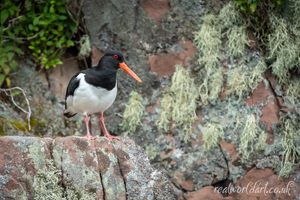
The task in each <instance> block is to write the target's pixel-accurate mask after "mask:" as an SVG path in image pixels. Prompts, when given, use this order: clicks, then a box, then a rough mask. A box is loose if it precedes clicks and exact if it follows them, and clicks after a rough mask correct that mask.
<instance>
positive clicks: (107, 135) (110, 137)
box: [100, 113, 120, 141]
mask: <svg viewBox="0 0 300 200" xmlns="http://www.w3.org/2000/svg"><path fill="white" fill-rule="evenodd" d="M100 121H101V123H102V126H103V129H104V137H107V138H108V139H109V140H110V141H112V139H117V140H120V138H118V137H114V136H111V135H110V134H109V133H108V132H107V130H106V127H105V124H104V117H103V113H101V114H100Z"/></svg>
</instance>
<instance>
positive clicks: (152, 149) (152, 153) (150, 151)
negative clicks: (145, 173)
mask: <svg viewBox="0 0 300 200" xmlns="http://www.w3.org/2000/svg"><path fill="white" fill-rule="evenodd" d="M145 151H146V154H147V156H148V159H149V161H152V160H154V159H155V158H156V156H157V155H158V154H159V153H158V148H157V147H156V146H154V145H150V146H146V149H145Z"/></svg>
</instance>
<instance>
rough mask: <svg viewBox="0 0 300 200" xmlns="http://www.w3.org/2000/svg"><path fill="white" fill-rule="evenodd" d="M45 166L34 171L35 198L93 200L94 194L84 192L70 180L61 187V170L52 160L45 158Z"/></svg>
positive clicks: (42, 199) (39, 199)
mask: <svg viewBox="0 0 300 200" xmlns="http://www.w3.org/2000/svg"><path fill="white" fill-rule="evenodd" d="M46 162H47V166H44V167H43V168H42V169H39V171H38V172H37V173H36V175H35V177H34V183H33V185H32V188H33V197H34V199H35V200H53V199H55V200H93V199H95V195H93V194H89V195H87V194H84V193H83V191H80V190H79V189H78V188H77V187H75V186H74V184H73V183H72V181H67V182H68V184H67V187H66V188H65V189H64V188H63V187H61V184H62V183H61V175H62V173H61V170H58V169H57V168H56V167H55V165H54V161H53V160H46Z"/></svg>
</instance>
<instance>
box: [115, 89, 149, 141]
mask: <svg viewBox="0 0 300 200" xmlns="http://www.w3.org/2000/svg"><path fill="white" fill-rule="evenodd" d="M142 101H143V98H142V95H140V94H139V93H137V92H135V91H132V92H131V93H130V99H129V101H128V104H127V105H126V108H125V111H124V114H123V122H122V124H120V125H121V126H123V130H124V131H125V132H124V133H123V135H125V136H127V135H132V134H134V132H135V131H136V128H137V126H138V125H141V124H142V123H141V118H142V116H143V113H144V109H145V108H144V105H143V104H142Z"/></svg>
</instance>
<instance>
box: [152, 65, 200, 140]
mask: <svg viewBox="0 0 300 200" xmlns="http://www.w3.org/2000/svg"><path fill="white" fill-rule="evenodd" d="M165 91H166V92H165V95H164V98H163V100H162V108H163V111H162V113H161V116H160V119H159V120H158V123H157V125H158V127H159V128H160V129H163V130H164V131H168V130H169V123H170V122H171V120H172V121H174V123H173V125H174V127H182V129H183V137H184V141H185V142H188V141H189V139H190V138H191V136H192V123H193V122H194V120H195V117H196V114H195V110H196V108H197V102H196V99H197V92H196V91H197V90H196V86H195V84H194V80H193V79H192V78H191V75H190V72H189V71H188V70H185V69H184V68H183V67H181V66H176V71H175V73H174V74H173V76H172V85H171V87H170V88H166V89H165Z"/></svg>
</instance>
